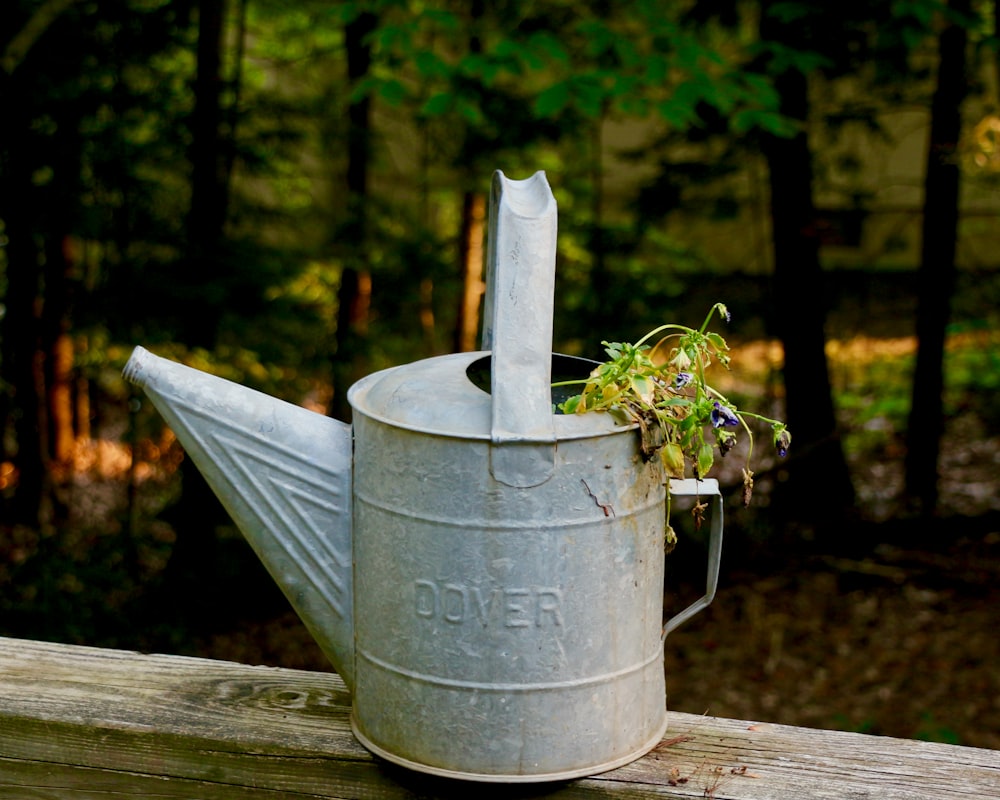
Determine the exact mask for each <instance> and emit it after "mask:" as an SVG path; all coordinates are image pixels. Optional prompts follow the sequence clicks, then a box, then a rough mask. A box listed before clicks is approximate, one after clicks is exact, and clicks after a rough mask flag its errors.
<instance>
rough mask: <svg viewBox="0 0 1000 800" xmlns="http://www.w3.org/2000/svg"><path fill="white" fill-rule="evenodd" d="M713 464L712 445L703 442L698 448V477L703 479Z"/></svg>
mask: <svg viewBox="0 0 1000 800" xmlns="http://www.w3.org/2000/svg"><path fill="white" fill-rule="evenodd" d="M714 463H715V453H714V452H713V448H712V445H710V444H709V443H708V442H705V443H704V444H703V445H702V446H701V447H699V448H698V477H699V478H704V477H705V476H706V475H708V473H709V472H710V471H711V469H712V464H714Z"/></svg>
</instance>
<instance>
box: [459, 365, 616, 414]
mask: <svg viewBox="0 0 1000 800" xmlns="http://www.w3.org/2000/svg"><path fill="white" fill-rule="evenodd" d="M492 365H493V356H492V354H490V355H485V356H483V357H482V358H479V359H476V360H475V361H473V362H472V363H471V364H469V366H468V367H467V368H466V370H465V374H466V375H467V376H468V378H469V380H470V381H472V384H473V385H474V386H476V387H477V388H478V389H482V390H483V391H484V392H486V393H487V394H490V390H491V386H492V383H491V377H492V375H491V373H492ZM597 365H598V362H597V361H592V360H591V359H589V358H580V357H579V356H567V355H563V354H562V353H553V354H552V383H553V384H558V383H562V382H563V381H577V380H583V379H584V378H586V377H587V376H588V375H590V372H591V370H593V369H594V367H596V366H597ZM581 388H582V387H581V385H579V384H570V385H569V386H555V385H553V386H552V387H551V392H552V405H553V408H554V409H555V413H556V414H561V413H562V412H561V411H559V410H558V406H559V404H560V403H563V402H565V401H566V400H568V399H569V398H570V397H572V396H573V395H575V394H579V392H580V389H581Z"/></svg>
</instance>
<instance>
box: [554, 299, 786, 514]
mask: <svg viewBox="0 0 1000 800" xmlns="http://www.w3.org/2000/svg"><path fill="white" fill-rule="evenodd" d="M715 314H719V315H720V316H721V317H723V318H725V319H728V318H729V312H728V310H727V309H726V307H725V306H724V305H723V304H721V303H716V304H715V305H714V306H712V308H711V310H710V311H709V313H708V315H707V316H706V318H705V321H704V323H703V324H702V326H701V327H700V328H697V329H695V328H689V327H687V326H684V325H677V324H673V323H668V324H665V325H661V326H659V327H658V328H655V329H654V330H652V331H650V332H649V333H648V334H646V335H645V336H644V337H643V338H642V339H640V340H639V341H638V342H637V343H636V344H627V343H621V342H604V345H605V348H606V353H607V355H608V358H609V360H608V361H606V362H605V363H603V364H601V365H599V366H598V367H595V368H594V370H593V371H592V372H591V374H590V376H589V377H588V378H587V379H586V380H584V381H569V382H566V383H561V384H557V385H571V384H574V383H582V384H583V389H582V390H581V392H580V393H579V394H577V395H574V396H572V397H570V398H568V399H567V400H566V401H564V402H563V403H562V404H560V406H559V410H560V411H562V412H563V413H564V414H580V413H584V412H589V411H603V412H605V413H608V414H611V415H612V416H613V417H615V419H616V420H617V421H618V422H620V423H621V424H625V425H637V426H638V428H639V431H640V434H641V446H642V452H643V455H644V456H645V457H646V458H652V457H653V456H655V455H658V456H659V458H660V460H661V461H662V463H663V467H664V470H665V472H666V474H667V475H668V476H669V477H671V478H684V477H685V476H686V475H687V473H688V470H689V469H690V470H691V472H692V473H693V474H694V477H696V478H705V477H707V476H708V473H709V472H710V471H711V469H712V466H713V464H714V461H715V450H716V449H718V451H719V453H720V454H721V455H723V456H725V455H726V453H728V452H729V451H730V450H732V449H733V447H734V446H735V445H736V440H737V436H736V433H735V432H734V431H733V430H732V428H736V427H742V428H743V430H744V432H745V433H746V435H747V438H748V439H749V440H750V446H749V449H748V452H747V462H746V466H745V467H744V469H743V486H744V492H743V499H744V503H745V504H749V502H750V497H751V494H752V492H753V471H752V470H751V469H750V462H751V458H752V456H753V433H752V432H751V430H750V426H749V425H748V424H747V419H748V418H750V419H757V420H761V421H763V422H765V423H767V424H769V425H770V426H771V431H772V436H773V442H774V445H775V447H776V448H777V450H778V452H779V454H780V455H785V453H786V452H787V450H788V447H789V445H790V443H791V433H790V432H789V431H788V429H787V428H786V426H785V424H784V423H782V422H779V421H777V420H772V419H769V418H767V417H763V416H761V415H759V414H754V413H751V412H747V411H741V410H739V409H738V408H736V406H735V405H734V404H733V403H732V402H731V401H730V400H727V399H726V397H724V396H723V395H722V394H721V393H720V392H719V391H718V390H716V389H715V388H713V387H712V386H711V385H710V384H709V383H708V382H707V380H706V372H707V370H708V368H709V367H710V366H711V365H712V364H713V363H715V362H718V363H719V364H721V365H722V366H724V367H726V368H727V369H728V367H729V352H728V351H729V347H728V345H727V344H726V341H725V339H723V338H722V337H721V336H720V335H719V334H717V333H715V332H713V331H710V330H708V325H709V323H710V322H711V320H712V317H713V316H714V315H715ZM660 334H664V335H663V337H662V338H661V339H659V341H658V342H657V343H656V344H655V345H654V346H653V347H652V348H650V346H649V345H647V344H646V342H647V341H650V340H652V339H653V338H654V337H656V336H659V335H660ZM709 434H711V437H712V438H711V439H710V438H708V435H709Z"/></svg>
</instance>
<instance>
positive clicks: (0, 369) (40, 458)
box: [0, 74, 45, 527]
mask: <svg viewBox="0 0 1000 800" xmlns="http://www.w3.org/2000/svg"><path fill="white" fill-rule="evenodd" d="M18 85H19V83H18V81H17V79H16V77H15V78H11V77H8V76H7V75H3V74H0V107H3V108H5V109H7V110H8V112H10V114H9V116H8V117H6V118H5V120H4V123H3V124H2V125H0V219H2V220H3V223H4V233H5V235H6V238H7V245H6V248H5V251H6V270H5V277H6V283H7V286H6V292H5V294H4V298H3V301H4V306H5V313H4V314H3V317H2V318H0V378H2V380H0V461H11V462H12V463H14V465H15V466H16V469H17V485H16V488H15V489H14V491H13V493H12V495H10V496H7V499H6V501H5V503H4V519H5V521H6V522H8V523H21V524H24V525H28V526H31V527H37V526H38V524H39V521H40V517H41V509H42V506H43V496H44V487H45V460H44V452H45V446H44V441H43V438H42V436H43V433H44V424H43V423H44V409H43V403H42V395H41V394H40V392H39V384H40V375H39V367H40V364H41V358H40V357H39V352H38V347H39V329H38V314H37V307H38V294H39V281H40V277H41V275H40V270H41V268H40V260H41V259H40V253H39V251H38V247H37V246H36V244H35V233H36V231H37V226H38V215H37V213H36V210H35V208H34V202H33V200H34V197H35V194H36V188H35V187H34V184H33V181H32V174H31V173H32V170H33V164H32V162H31V160H30V159H27V158H25V157H24V154H25V153H30V152H33V148H34V147H35V146H36V145H35V143H34V141H33V139H32V137H31V135H30V133H29V132H28V131H29V130H30V126H29V125H28V123H27V121H26V120H24V119H23V118H20V117H19V115H18V114H17V113H16V110H17V109H20V108H26V107H30V103H28V102H27V100H26V99H25V100H21V99H19V98H18V97H17V87H18ZM12 109H13V111H12ZM10 441H13V448H9V447H8V443H9V442H10Z"/></svg>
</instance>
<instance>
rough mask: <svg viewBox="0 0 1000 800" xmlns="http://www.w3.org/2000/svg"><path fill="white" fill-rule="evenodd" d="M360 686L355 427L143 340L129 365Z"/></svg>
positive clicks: (128, 373)
mask: <svg viewBox="0 0 1000 800" xmlns="http://www.w3.org/2000/svg"><path fill="white" fill-rule="evenodd" d="M123 375H124V377H125V379H126V380H127V381H129V382H130V383H132V384H135V385H136V386H139V387H141V388H142V389H143V390H144V391H145V393H146V394H147V395H148V397H149V398H150V400H151V401H152V402H153V405H154V406H155V407H156V409H157V410H158V411H159V412H160V414H162V415H163V417H164V419H165V420H166V421H167V423H168V424H169V425H170V427H171V428H172V429H173V431H174V433H175V434H176V435H177V438H178V439H179V440H180V442H181V444H182V445H183V446H184V449H185V450H186V452H187V453H188V454H189V455H190V457H191V458H192V460H193V461H194V463H195V465H196V466H197V467H198V469H199V470H200V471H201V473H202V474H203V475H204V476H205V479H206V480H207V481H208V483H209V485H210V486H211V487H212V490H213V491H214V492H215V493H216V495H218V497H219V499H220V500H221V501H222V504H223V506H225V508H226V510H227V511H228V512H229V514H230V516H232V518H233V520H234V521H235V522H236V524H237V526H238V527H239V529H240V531H241V532H242V533H243V535H244V536H245V537H246V539H247V541H248V542H249V543H250V545H251V547H253V549H254V551H255V552H256V553H257V555H258V556H259V557H260V559H261V561H262V562H263V563H264V566H265V567H266V568H267V570H268V572H270V573H271V576H272V577H273V578H274V579H275V581H276V582H277V583H278V585H279V586H280V587H281V590H282V591H283V592H284V594H285V596H286V597H287V598H288V600H289V602H290V603H291V604H292V607H293V608H294V609H295V611H296V612H297V613H298V615H299V617H300V618H301V619H302V621H303V622H304V623H305V625H306V627H307V628H308V629H309V632H310V633H311V634H312V635H313V637H314V638H315V640H316V642H317V643H318V644H319V646H320V648H321V649H322V650H323V652H324V653H325V654H326V656H327V658H329V659H330V661H331V663H332V664H333V666H334V668H335V669H336V670H337V672H338V673H339V674H340V676H341V677H342V678H343V679H344V682H345V683H346V684H347V686H348V688H351V689H353V686H354V682H355V681H354V624H353V599H354V598H353V581H352V541H351V536H352V521H351V470H352V435H351V428H350V426H349V425H346V424H344V423H342V422H338V421H337V420H334V419H331V418H329V417H325V416H323V415H321V414H317V413H315V412H312V411H309V410H307V409H304V408H301V407H299V406H296V405H293V404H291V403H286V402H284V401H282V400H279V399H277V398H274V397H269V396H268V395H265V394H263V393H261V392H257V391H255V390H253V389H248V388H246V387H243V386H240V385H238V384H236V383H233V382H231V381H227V380H224V379H222V378H218V377H216V376H213V375H209V374H208V373H206V372H202V371H200V370H197V369H193V368H191V367H187V366H184V365H183V364H178V363H176V362H173V361H169V360H167V359H163V358H160V357H158V356H155V355H153V354H152V353H150V352H149V351H147V350H145V349H144V348H142V347H137V348H135V350H134V351H133V353H132V356H131V358H130V359H129V361H128V363H127V364H126V365H125V369H124V371H123Z"/></svg>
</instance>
